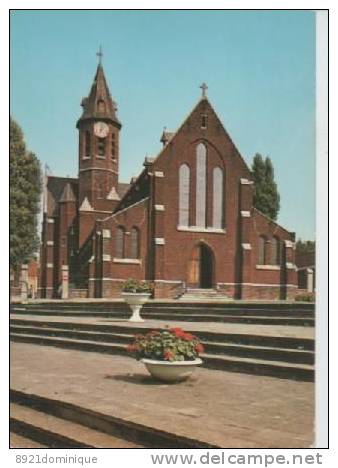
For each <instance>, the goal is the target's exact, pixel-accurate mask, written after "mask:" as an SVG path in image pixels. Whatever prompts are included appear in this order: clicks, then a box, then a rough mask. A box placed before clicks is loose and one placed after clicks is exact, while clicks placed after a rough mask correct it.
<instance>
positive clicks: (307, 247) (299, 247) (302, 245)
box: [296, 239, 316, 254]
mask: <svg viewBox="0 0 338 468" xmlns="http://www.w3.org/2000/svg"><path fill="white" fill-rule="evenodd" d="M315 250H316V242H315V241H302V239H298V240H297V242H296V252H297V253H299V254H303V253H308V252H315Z"/></svg>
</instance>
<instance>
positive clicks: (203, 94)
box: [200, 83, 208, 98]
mask: <svg viewBox="0 0 338 468" xmlns="http://www.w3.org/2000/svg"><path fill="white" fill-rule="evenodd" d="M200 88H201V90H202V98H205V97H207V89H208V86H207V85H206V84H205V83H202V84H201V86H200Z"/></svg>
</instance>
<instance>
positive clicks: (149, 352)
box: [127, 328, 204, 362]
mask: <svg viewBox="0 0 338 468" xmlns="http://www.w3.org/2000/svg"><path fill="white" fill-rule="evenodd" d="M127 350H128V351H129V352H130V353H133V354H134V355H135V357H136V358H137V359H142V358H147V359H155V360H157V361H170V362H173V361H194V360H195V359H196V358H197V357H198V356H199V353H203V351H204V348H203V345H202V344H201V343H200V341H199V339H198V338H197V337H196V336H194V335H192V334H191V333H186V332H185V331H183V330H182V329H181V328H169V329H168V330H164V331H158V330H152V331H150V332H148V333H147V334H145V335H141V334H140V335H136V336H135V340H134V343H132V344H131V345H129V346H128V348H127Z"/></svg>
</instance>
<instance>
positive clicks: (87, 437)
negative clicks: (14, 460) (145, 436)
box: [10, 403, 143, 448]
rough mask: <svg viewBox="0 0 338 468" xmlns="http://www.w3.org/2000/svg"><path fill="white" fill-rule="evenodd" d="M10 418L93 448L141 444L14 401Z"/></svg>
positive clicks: (124, 446) (129, 446)
mask: <svg viewBox="0 0 338 468" xmlns="http://www.w3.org/2000/svg"><path fill="white" fill-rule="evenodd" d="M10 415H11V419H15V420H18V421H20V422H23V423H26V424H29V425H31V426H35V427H38V428H40V429H42V430H45V431H48V432H52V433H54V434H57V435H61V436H63V437H67V438H69V439H71V440H74V441H75V442H80V443H81V444H85V445H88V446H89V447H93V448H140V447H143V446H142V445H139V444H136V443H134V442H129V441H127V440H124V439H121V438H119V437H115V436H112V435H109V434H105V433H103V432H99V431H97V430H95V429H91V428H89V427H87V426H83V425H82V424H78V423H74V422H72V421H68V420H65V419H61V418H59V417H56V416H53V415H50V414H47V413H43V412H41V411H38V410H36V409H33V408H30V407H26V406H22V405H19V404H16V403H11V405H10Z"/></svg>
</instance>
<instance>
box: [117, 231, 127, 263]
mask: <svg viewBox="0 0 338 468" xmlns="http://www.w3.org/2000/svg"><path fill="white" fill-rule="evenodd" d="M124 232H125V230H124V227H122V226H119V227H118V228H117V229H116V237H115V257H116V258H124V237H125V236H124Z"/></svg>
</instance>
